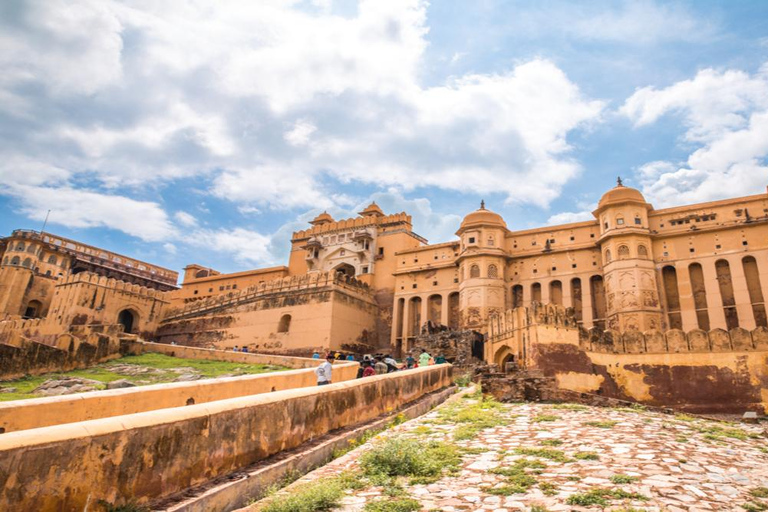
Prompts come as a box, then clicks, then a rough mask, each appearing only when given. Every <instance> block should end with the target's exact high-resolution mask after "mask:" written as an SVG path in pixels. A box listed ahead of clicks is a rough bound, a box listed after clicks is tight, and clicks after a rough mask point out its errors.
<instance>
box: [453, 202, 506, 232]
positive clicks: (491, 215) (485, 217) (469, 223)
mask: <svg viewBox="0 0 768 512" xmlns="http://www.w3.org/2000/svg"><path fill="white" fill-rule="evenodd" d="M475 226H498V227H501V228H504V229H506V228H507V223H506V222H504V219H502V218H501V215H499V214H498V213H495V212H492V211H491V210H487V209H486V208H485V201H480V208H479V209H477V210H475V211H473V212H472V213H470V214H468V215H467V216H466V217H464V220H463V221H461V227H459V231H464V230H465V229H468V228H471V227H475Z"/></svg>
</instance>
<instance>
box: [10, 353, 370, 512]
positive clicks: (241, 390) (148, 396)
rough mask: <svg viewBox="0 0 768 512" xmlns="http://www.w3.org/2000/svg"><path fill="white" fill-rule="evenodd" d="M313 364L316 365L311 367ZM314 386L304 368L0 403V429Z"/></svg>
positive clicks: (345, 371) (342, 375)
mask: <svg viewBox="0 0 768 512" xmlns="http://www.w3.org/2000/svg"><path fill="white" fill-rule="evenodd" d="M232 355H236V354H234V353H233V354H232ZM242 355H248V354H242ZM249 362H253V361H249ZM180 363H181V361H180ZM318 364H319V363H317V362H316V363H315V366H317V365H318ZM358 367H359V364H358V363H352V362H349V363H337V364H335V365H334V367H333V379H334V380H335V381H336V382H344V381H348V380H352V379H354V378H356V377H357V369H358ZM316 385H317V377H316V375H315V372H314V370H313V369H310V368H307V369H302V370H289V371H281V372H273V373H264V374H259V375H245V376H242V377H228V378H223V379H204V380H197V381H192V382H175V383H170V384H153V385H151V386H140V387H135V388H125V389H113V390H109V391H91V392H88V393H80V394H76V395H67V396H52V397H47V398H32V399H29V400H14V401H12V402H0V428H3V429H5V432H6V433H8V432H16V431H19V430H27V429H33V428H40V427H47V426H51V425H61V424H64V423H75V422H78V421H86V420H94V419H98V418H109V417H112V416H121V415H125V414H134V413H139V412H145V411H154V410H157V409H165V408H169V407H182V406H186V405H187V404H188V402H189V401H190V400H192V403H193V404H202V403H208V402H213V401H216V400H225V399H229V398H236V397H241V396H248V395H256V394H259V393H269V392H271V391H282V390H285V389H294V388H304V387H310V386H316ZM0 509H1V507H0Z"/></svg>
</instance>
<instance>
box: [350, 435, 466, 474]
mask: <svg viewBox="0 0 768 512" xmlns="http://www.w3.org/2000/svg"><path fill="white" fill-rule="evenodd" d="M460 463H461V455H460V453H459V451H458V449H457V448H456V447H455V446H453V445H451V444H447V443H440V442H436V441H432V442H428V443H424V442H422V441H420V440H418V439H413V438H407V437H403V436H394V437H390V438H388V439H386V440H383V441H379V442H378V443H376V444H374V445H373V447H372V448H371V449H370V450H369V451H367V452H365V453H364V454H362V456H361V457H360V467H361V468H362V470H363V472H364V473H365V475H367V476H369V477H379V478H380V477H398V476H405V477H410V478H411V479H413V480H417V481H419V482H433V481H436V480H439V479H440V478H441V477H442V476H443V472H444V470H448V471H452V470H456V469H457V468H458V467H459V464H460Z"/></svg>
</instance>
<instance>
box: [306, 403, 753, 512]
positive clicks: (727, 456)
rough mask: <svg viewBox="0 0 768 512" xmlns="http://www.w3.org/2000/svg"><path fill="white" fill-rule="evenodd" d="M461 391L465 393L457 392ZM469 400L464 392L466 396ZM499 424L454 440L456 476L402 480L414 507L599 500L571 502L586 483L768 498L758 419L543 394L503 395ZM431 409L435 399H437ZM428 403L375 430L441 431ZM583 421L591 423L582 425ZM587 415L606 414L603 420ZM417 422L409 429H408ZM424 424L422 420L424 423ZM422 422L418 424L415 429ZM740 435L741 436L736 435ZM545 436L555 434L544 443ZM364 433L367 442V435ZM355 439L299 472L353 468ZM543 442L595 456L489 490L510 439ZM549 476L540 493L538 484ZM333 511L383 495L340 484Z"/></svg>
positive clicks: (705, 499) (357, 510)
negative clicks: (458, 462)
mask: <svg viewBox="0 0 768 512" xmlns="http://www.w3.org/2000/svg"><path fill="white" fill-rule="evenodd" d="M462 400H466V399H462ZM466 401H467V402H470V400H466ZM502 407H503V408H504V411H505V417H506V418H508V421H506V422H505V423H506V424H504V425H501V426H498V427H493V428H488V429H485V430H482V431H480V432H479V433H478V435H477V436H476V437H475V438H474V439H470V440H460V441H455V443H456V444H457V445H458V446H460V447H464V448H469V449H471V451H469V453H468V454H466V455H464V456H463V465H462V466H463V467H462V469H461V471H460V473H459V474H458V475H456V476H446V477H444V478H442V479H441V480H439V481H438V482H436V483H433V484H429V485H406V487H405V490H406V493H407V495H409V496H410V497H412V498H414V499H416V500H418V501H419V502H420V503H421V505H422V510H423V511H438V510H439V511H444V512H458V511H485V512H513V511H530V510H531V507H532V506H534V505H538V506H540V507H544V508H541V509H537V510H547V511H550V512H558V511H583V510H603V508H602V507H599V506H589V507H588V506H576V505H569V504H568V503H567V500H568V497H569V496H572V495H574V494H577V493H584V492H587V491H589V490H590V489H594V488H596V487H601V488H608V489H622V490H624V491H627V492H634V493H639V494H642V495H644V496H646V497H647V498H648V500H647V501H641V500H627V499H625V500H612V501H611V502H610V503H611V506H609V507H608V508H607V509H605V510H615V511H619V510H622V511H625V510H638V511H639V510H642V511H668V512H680V511H687V512H704V511H716V510H741V511H743V510H744V509H743V508H741V505H742V504H745V503H748V502H749V501H750V500H752V501H753V502H758V503H761V504H764V505H768V500H764V499H763V500H761V499H757V498H753V497H751V496H750V491H751V490H752V489H754V488H756V487H768V442H767V441H768V439H767V438H766V432H765V430H764V428H763V427H762V426H760V425H747V424H727V423H722V422H715V421H710V420H704V419H699V418H691V417H688V416H675V415H669V414H661V413H655V412H648V411H644V410H637V411H634V410H631V409H627V408H601V407H584V408H583V409H580V408H574V409H566V408H559V407H557V406H553V405H551V404H543V403H522V404H503V405H502ZM438 409H439V408H438ZM438 409H436V410H433V411H431V412H430V413H428V414H426V415H424V416H421V417H420V418H416V419H414V420H412V421H409V422H406V423H404V424H402V425H399V426H397V427H394V428H392V429H390V430H388V431H386V432H384V433H382V434H380V436H391V435H396V434H403V433H405V434H408V433H411V434H413V435H419V436H420V438H421V439H425V440H428V439H434V440H439V441H450V440H451V438H452V436H451V432H452V431H453V430H454V429H455V428H456V427H457V425H456V424H452V423H442V422H440V421H439V416H438ZM540 415H552V416H556V417H557V419H556V420H555V421H546V422H537V421H536V417H537V416H540ZM587 422H592V423H593V424H592V425H591V426H590V425H587V424H586V423H587ZM594 422H616V423H615V424H614V425H613V426H612V427H599V426H594V425H595V423H594ZM419 427H421V429H420V430H421V433H419V431H416V432H414V430H415V429H417V428H419ZM718 427H720V428H724V429H739V430H741V431H743V433H745V434H746V438H744V439H738V438H733V437H715V436H713V435H712V434H711V433H708V432H707V431H705V432H702V430H706V429H712V428H718ZM427 429H428V430H427ZM424 432H426V433H424ZM742 437H744V436H742ZM545 440H550V441H552V440H558V441H561V442H562V444H560V445H559V446H549V445H547V444H546V443H545V444H542V441H545ZM369 443H370V442H369ZM368 446H369V444H364V445H362V446H360V447H358V448H356V449H354V450H353V451H351V452H349V453H348V454H346V455H344V456H342V457H340V458H338V459H336V460H334V461H332V462H331V463H329V464H327V465H326V466H323V467H321V468H319V469H317V470H315V471H313V472H311V473H309V474H308V475H306V476H304V477H303V478H302V479H300V481H311V480H315V479H317V478H321V477H327V476H333V475H336V474H339V473H341V472H342V471H345V470H349V469H352V470H354V469H356V467H357V458H358V457H359V456H360V454H362V453H363V452H364V451H365V450H366V449H367V447H368ZM520 447H530V448H552V449H556V450H560V451H562V452H565V454H566V455H567V456H569V457H572V456H573V454H574V453H576V452H594V453H596V454H597V455H598V456H599V460H574V461H572V462H567V463H562V462H554V461H551V460H545V459H541V458H538V459H537V460H541V461H542V462H545V463H546V465H547V467H546V469H543V470H542V471H541V473H540V474H538V475H534V476H535V478H536V480H537V485H534V486H532V487H531V488H530V489H528V490H527V492H525V493H522V494H513V495H511V496H495V495H491V494H488V493H486V492H484V490H483V489H484V488H487V487H489V486H491V487H492V486H494V485H497V484H500V483H502V482H504V481H505V477H503V476H501V475H496V474H494V473H491V472H489V471H490V470H491V469H493V468H494V467H498V466H500V465H502V466H503V465H506V466H508V465H509V464H511V463H512V462H514V461H515V460H518V459H521V458H532V457H526V456H521V455H517V454H516V453H515V449H516V448H520ZM615 475H627V476H630V477H634V480H633V481H632V482H631V483H622V484H617V483H613V482H612V480H611V477H613V476H615ZM542 482H547V483H549V484H552V485H553V486H554V489H553V492H551V494H552V495H551V496H550V495H546V494H545V493H544V492H542V490H541V489H540V488H539V485H538V484H541V483H542ZM347 492H348V495H347V496H346V497H345V498H344V500H343V506H342V507H341V508H338V509H336V510H337V511H338V512H361V511H363V509H364V507H365V504H366V503H368V502H370V501H371V500H375V499H380V498H381V496H383V493H382V490H381V488H377V487H372V488H368V489H364V490H362V491H347Z"/></svg>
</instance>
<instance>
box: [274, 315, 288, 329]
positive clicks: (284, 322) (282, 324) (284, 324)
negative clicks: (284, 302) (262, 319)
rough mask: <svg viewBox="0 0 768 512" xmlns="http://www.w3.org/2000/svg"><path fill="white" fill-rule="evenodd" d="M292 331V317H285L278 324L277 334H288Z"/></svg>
mask: <svg viewBox="0 0 768 512" xmlns="http://www.w3.org/2000/svg"><path fill="white" fill-rule="evenodd" d="M290 329H291V315H283V316H282V317H280V322H279V323H278V324H277V332H288V331H289V330H290Z"/></svg>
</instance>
